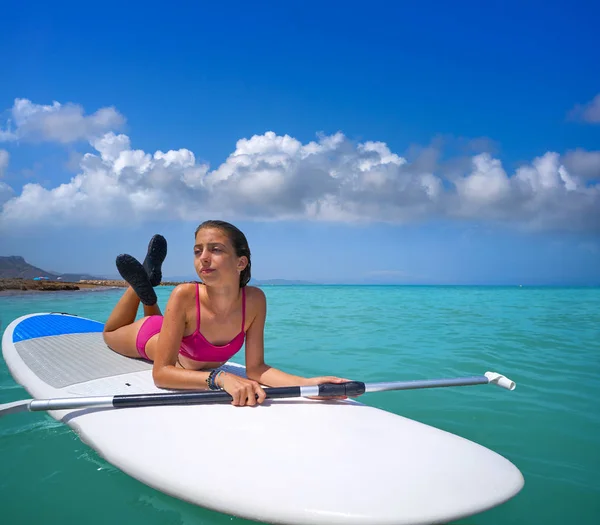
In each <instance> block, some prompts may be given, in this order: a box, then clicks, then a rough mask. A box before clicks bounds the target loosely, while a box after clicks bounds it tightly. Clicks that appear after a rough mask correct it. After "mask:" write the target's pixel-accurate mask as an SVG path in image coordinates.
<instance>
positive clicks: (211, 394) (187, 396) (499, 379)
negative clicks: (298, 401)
mask: <svg viewBox="0 0 600 525" xmlns="http://www.w3.org/2000/svg"><path fill="white" fill-rule="evenodd" d="M487 383H495V384H497V385H498V386H501V387H503V388H507V389H508V390H513V389H514V387H515V385H514V383H513V382H512V381H510V380H509V379H507V378H505V377H504V376H501V375H499V374H495V373H493V372H487V373H486V375H482V376H472V377H462V378H451V379H426V380H415V381H395V382H384V383H363V382H361V381H347V382H344V383H324V384H321V385H315V386H286V387H270V388H265V389H264V391H265V394H266V397H267V399H282V398H294V397H331V396H334V397H339V396H342V397H356V396H360V395H362V394H364V393H367V392H383V391H388V390H415V389H423V388H439V387H448V386H470V385H481V384H487ZM232 401H233V397H232V396H231V395H230V394H229V393H227V392H225V391H223V390H218V391H212V390H205V391H200V392H165V393H153V394H123V395H115V396H90V397H76V398H62V399H61V398H58V399H34V400H24V401H21V402H14V403H8V404H6V405H4V406H0V414H3V413H13V412H18V411H23V410H29V411H31V412H39V411H44V410H69V409H80V408H130V407H147V406H162V405H199V404H227V403H231V402H232ZM4 407H6V408H4Z"/></svg>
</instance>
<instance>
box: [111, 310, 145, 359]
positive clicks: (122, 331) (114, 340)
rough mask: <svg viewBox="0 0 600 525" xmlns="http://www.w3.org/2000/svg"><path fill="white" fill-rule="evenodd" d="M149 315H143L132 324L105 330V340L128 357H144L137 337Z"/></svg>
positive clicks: (115, 350) (119, 352) (116, 350)
mask: <svg viewBox="0 0 600 525" xmlns="http://www.w3.org/2000/svg"><path fill="white" fill-rule="evenodd" d="M146 319H148V318H147V317H142V318H141V319H138V320H137V321H135V322H133V323H132V324H128V325H125V326H121V327H120V328H117V329H116V330H113V331H112V332H106V331H105V332H104V334H103V335H104V342H105V343H106V345H107V346H108V347H109V348H110V349H111V350H113V351H114V352H117V353H118V354H122V355H125V356H127V357H143V356H142V355H141V354H140V352H139V351H138V348H137V337H138V333H139V331H140V329H141V328H142V325H143V324H144V321H146Z"/></svg>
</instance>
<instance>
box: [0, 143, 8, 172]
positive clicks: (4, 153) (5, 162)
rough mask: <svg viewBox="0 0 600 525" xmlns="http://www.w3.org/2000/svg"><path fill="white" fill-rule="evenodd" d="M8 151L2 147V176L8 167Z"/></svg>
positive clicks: (0, 156) (0, 158)
mask: <svg viewBox="0 0 600 525" xmlns="http://www.w3.org/2000/svg"><path fill="white" fill-rule="evenodd" d="M8 159H9V155H8V151H6V150H4V149H0V178H1V177H2V176H3V175H4V171H5V170H6V168H7V167H8Z"/></svg>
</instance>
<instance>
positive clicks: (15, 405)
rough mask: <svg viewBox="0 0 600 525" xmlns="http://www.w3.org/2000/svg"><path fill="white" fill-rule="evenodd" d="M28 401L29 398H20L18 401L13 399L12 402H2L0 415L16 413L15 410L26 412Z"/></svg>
mask: <svg viewBox="0 0 600 525" xmlns="http://www.w3.org/2000/svg"><path fill="white" fill-rule="evenodd" d="M30 401H31V399H21V400H20V401H13V402H12V403H4V404H3V405H0V416H6V415H8V414H16V413H17V412H28V411H29V402H30Z"/></svg>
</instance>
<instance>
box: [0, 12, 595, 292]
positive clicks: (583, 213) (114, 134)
mask: <svg viewBox="0 0 600 525" xmlns="http://www.w3.org/2000/svg"><path fill="white" fill-rule="evenodd" d="M214 4H216V3H214ZM480 4H481V3H479V2H455V3H451V4H448V3H443V2H418V3H417V2H415V3H412V4H410V5H406V3H400V2H398V3H396V2H377V1H371V2H368V3H352V2H303V3H301V4H286V3H282V2H261V3H258V4H252V5H250V4H249V3H247V2H221V3H219V5H218V6H216V5H210V6H202V7H199V6H198V3H194V2H187V3H181V2H173V3H170V4H168V6H165V4H158V3H157V4H155V5H153V4H149V3H147V2H146V3H143V4H142V3H136V2H130V3H124V2H120V3H111V2H103V3H102V5H101V6H100V5H91V4H90V5H85V4H81V3H77V4H76V3H71V4H70V3H61V2H58V3H53V4H52V7H48V6H47V5H45V4H44V3H35V2H28V3H27V6H28V7H27V8H26V10H27V16H23V14H22V13H23V11H22V9H23V7H22V6H20V7H19V8H18V9H17V8H16V7H8V8H6V7H5V8H3V14H4V17H5V19H6V20H10V21H11V22H10V24H5V26H4V28H3V32H2V34H0V54H1V56H2V57H3V59H2V65H1V66H0V67H1V68H2V81H1V82H0V206H2V208H0V209H1V213H0V236H1V239H2V242H1V243H0V255H23V256H24V257H25V258H26V259H27V260H28V261H29V262H31V263H32V264H35V265H36V266H40V267H42V268H44V269H47V270H54V271H60V272H71V271H73V272H90V273H95V274H100V275H114V274H115V268H114V258H115V256H116V255H117V254H118V253H122V252H128V253H132V254H133V255H136V256H138V257H139V258H143V256H144V252H145V247H146V244H147V242H148V239H149V238H150V236H151V235H152V234H153V233H155V232H161V233H163V234H164V235H165V236H166V237H167V239H168V241H169V256H168V259H167V261H166V263H165V273H166V274H167V275H169V276H187V277H192V276H193V274H192V272H193V268H192V256H191V253H192V252H191V247H192V242H193V231H194V228H195V226H196V225H197V224H198V222H200V221H202V220H205V219H207V218H213V217H218V218H222V219H226V220H230V221H231V222H234V223H235V224H237V225H238V226H240V227H241V228H242V229H243V230H244V231H245V233H246V234H247V236H248V238H249V241H250V243H251V249H252V252H253V275H254V277H256V278H257V279H270V278H284V279H304V280H311V281H317V282H348V283H354V282H398V283H448V284H464V283H493V284H504V283H515V284H521V283H523V284H525V283H534V284H599V283H600V69H599V68H597V67H595V65H594V64H595V63H596V62H597V50H598V49H599V48H600V37H599V36H598V32H597V27H596V26H595V24H594V20H597V17H598V15H599V14H600V8H598V7H596V6H594V4H593V3H592V2H579V3H578V2H503V3H498V4H493V5H485V6H482V5H480Z"/></svg>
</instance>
